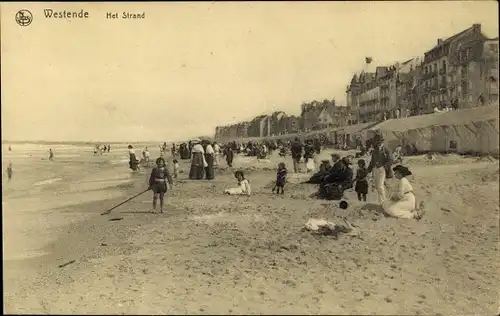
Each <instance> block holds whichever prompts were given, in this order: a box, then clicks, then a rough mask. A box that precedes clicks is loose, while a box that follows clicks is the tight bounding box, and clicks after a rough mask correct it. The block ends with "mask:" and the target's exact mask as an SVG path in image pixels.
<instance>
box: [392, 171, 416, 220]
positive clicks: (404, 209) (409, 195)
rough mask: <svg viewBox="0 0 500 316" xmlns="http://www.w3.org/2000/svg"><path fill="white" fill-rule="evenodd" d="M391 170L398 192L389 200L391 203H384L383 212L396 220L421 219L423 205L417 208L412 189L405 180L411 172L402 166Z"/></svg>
mask: <svg viewBox="0 0 500 316" xmlns="http://www.w3.org/2000/svg"><path fill="white" fill-rule="evenodd" d="M392 170H393V171H394V176H395V177H396V178H397V179H399V185H398V192H397V194H396V195H393V198H391V200H392V201H393V202H392V203H391V202H385V203H384V204H383V207H384V212H385V213H387V214H388V215H389V216H391V217H396V218H413V219H417V220H418V219H421V218H422V216H423V215H424V210H423V205H420V207H418V208H417V199H416V197H415V193H414V191H413V187H412V185H411V184H410V181H408V179H407V178H406V177H407V176H409V175H411V174H412V173H411V171H410V170H409V169H408V168H406V167H404V166H402V165H397V166H396V167H394V168H393V169H392Z"/></svg>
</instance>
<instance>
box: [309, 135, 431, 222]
mask: <svg viewBox="0 0 500 316" xmlns="http://www.w3.org/2000/svg"><path fill="white" fill-rule="evenodd" d="M372 142H373V150H372V151H371V159H370V163H369V165H368V166H367V165H366V161H365V160H364V159H359V160H358V162H357V165H358V168H357V171H356V176H354V172H353V170H352V169H351V165H352V160H353V158H354V157H353V156H351V155H349V156H346V157H343V158H341V157H340V155H338V154H335V153H334V154H332V163H333V164H332V165H330V162H329V161H328V160H323V161H322V163H321V166H320V170H319V171H318V172H317V173H315V174H314V175H313V176H312V177H311V178H310V179H309V180H308V181H306V182H305V183H311V184H319V190H318V192H317V193H316V194H315V196H316V197H318V198H323V199H329V200H340V199H341V198H342V197H343V196H344V192H345V191H346V190H348V189H352V188H353V187H354V191H355V192H356V194H357V197H358V200H359V201H363V202H366V201H367V195H368V191H369V182H368V177H369V175H370V174H372V180H373V186H374V188H375V191H376V194H377V200H378V203H379V204H380V206H381V207H382V208H383V210H384V212H385V213H386V214H387V215H389V216H392V217H398V218H416V219H420V218H421V217H422V216H423V213H424V209H423V204H422V203H421V204H420V205H417V202H416V197H415V193H414V191H413V187H412V186H411V184H410V182H409V180H408V178H407V177H408V176H410V175H411V174H412V173H411V171H410V170H409V169H408V168H407V167H404V166H403V165H401V164H398V165H396V166H395V167H392V166H393V163H394V160H393V155H392V154H391V152H390V150H389V149H388V148H386V147H385V146H384V139H383V137H382V136H381V135H380V134H377V135H375V137H374V138H373V139H372ZM393 177H395V178H396V179H398V180H399V186H398V191H397V192H396V194H393V195H392V197H391V199H390V200H389V201H388V200H387V197H386V189H385V186H386V179H390V178H393Z"/></svg>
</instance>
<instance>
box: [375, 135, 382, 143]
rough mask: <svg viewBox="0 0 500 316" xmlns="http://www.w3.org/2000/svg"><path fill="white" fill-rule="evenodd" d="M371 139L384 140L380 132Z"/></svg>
mask: <svg viewBox="0 0 500 316" xmlns="http://www.w3.org/2000/svg"><path fill="white" fill-rule="evenodd" d="M373 141H374V142H382V141H384V136H382V135H381V134H375V136H373Z"/></svg>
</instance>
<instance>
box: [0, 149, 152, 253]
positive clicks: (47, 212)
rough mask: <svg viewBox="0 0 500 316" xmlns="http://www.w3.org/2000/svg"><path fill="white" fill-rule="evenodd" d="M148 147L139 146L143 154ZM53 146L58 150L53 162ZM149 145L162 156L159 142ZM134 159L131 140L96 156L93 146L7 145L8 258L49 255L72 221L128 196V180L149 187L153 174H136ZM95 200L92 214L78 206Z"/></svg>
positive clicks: (5, 228)
mask: <svg viewBox="0 0 500 316" xmlns="http://www.w3.org/2000/svg"><path fill="white" fill-rule="evenodd" d="M9 145H10V146H11V151H9V150H8V148H9ZM144 146H147V144H146V145H145V144H142V145H140V146H134V149H135V151H136V155H137V156H138V157H139V156H140V155H141V151H142V149H143V148H144ZM49 149H52V151H53V153H54V159H53V160H52V161H50V160H49ZM148 149H149V151H150V153H151V157H152V158H154V157H157V156H159V154H160V149H159V147H158V144H151V145H150V146H148ZM128 161H129V156H128V149H127V144H111V151H110V152H109V153H103V154H102V155H94V146H93V145H91V144H37V143H16V144H5V143H4V144H2V168H3V170H2V231H3V236H2V237H3V260H4V262H5V260H22V259H24V258H30V257H36V256H42V255H45V254H46V253H44V252H43V251H42V249H44V246H46V245H47V244H48V243H50V242H53V241H54V240H56V239H57V238H58V236H57V235H58V234H57V233H56V232H58V231H61V229H63V228H64V227H65V226H67V225H68V224H69V223H75V222H76V221H84V220H86V219H88V218H89V217H90V216H96V214H100V213H101V212H104V211H105V210H106V208H109V207H110V206H112V205H111V204H110V203H109V201H110V200H112V199H113V200H116V199H117V198H119V197H123V198H124V199H126V198H127V196H125V195H126V194H127V193H128V194H130V192H127V190H124V189H123V188H124V187H126V186H127V184H130V183H132V181H134V180H135V181H144V186H145V187H147V178H148V174H147V172H145V171H141V172H140V173H137V172H133V171H132V170H130V169H129V165H128ZM9 163H12V169H13V177H12V179H11V180H9V179H8V177H7V166H8V164H9ZM138 178H139V180H137V179H138ZM91 202H94V203H95V202H99V203H97V205H98V207H97V208H96V209H94V210H93V211H91V212H89V211H88V210H87V211H82V210H85V208H81V207H80V208H79V207H78V206H80V205H82V204H85V203H91ZM100 202H102V203H100ZM101 205H102V206H101ZM101 208H102V209H101Z"/></svg>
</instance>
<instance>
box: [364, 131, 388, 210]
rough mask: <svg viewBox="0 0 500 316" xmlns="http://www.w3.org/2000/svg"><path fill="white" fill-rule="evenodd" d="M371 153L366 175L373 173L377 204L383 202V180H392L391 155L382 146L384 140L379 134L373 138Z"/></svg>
mask: <svg viewBox="0 0 500 316" xmlns="http://www.w3.org/2000/svg"><path fill="white" fill-rule="evenodd" d="M372 143H373V151H372V157H371V160H370V165H369V166H368V169H367V171H368V173H370V172H373V182H374V185H375V189H376V190H377V197H378V202H379V203H380V204H383V203H384V202H385V199H386V198H385V179H386V178H392V169H391V166H392V163H393V162H392V155H391V152H390V150H389V149H388V148H386V147H385V146H384V138H383V137H382V135H380V134H376V135H375V136H374V137H373V142H372Z"/></svg>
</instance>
